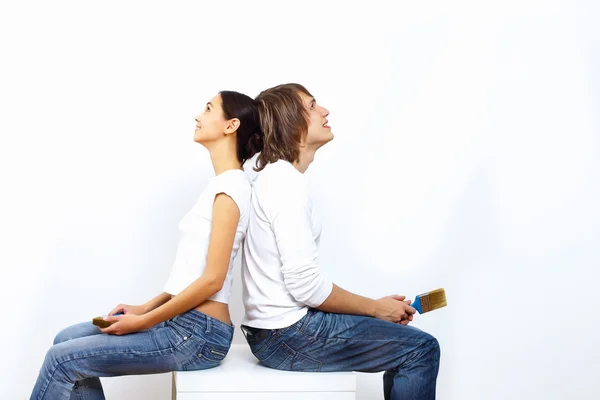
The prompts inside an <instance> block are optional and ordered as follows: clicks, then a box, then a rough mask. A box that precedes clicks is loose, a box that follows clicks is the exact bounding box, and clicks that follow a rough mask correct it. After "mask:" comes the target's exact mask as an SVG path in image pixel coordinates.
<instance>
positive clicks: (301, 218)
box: [242, 160, 333, 329]
mask: <svg viewBox="0 0 600 400" xmlns="http://www.w3.org/2000/svg"><path fill="white" fill-rule="evenodd" d="M320 235H321V223H320V221H319V219H318V218H317V216H316V214H315V212H314V210H313V204H312V201H311V199H310V196H309V194H308V188H307V185H306V180H305V177H304V175H303V174H301V173H300V172H299V171H298V170H297V169H296V168H294V166H293V165H292V164H290V163H289V162H287V161H284V160H279V161H277V162H275V163H272V164H268V165H267V166H266V167H265V169H264V170H263V171H261V172H260V173H259V174H258V176H257V177H256V179H255V180H254V183H253V185H252V206H251V209H250V221H249V222H248V233H247V236H246V241H245V243H244V250H243V253H242V254H243V256H242V275H243V280H242V281H243V297H244V308H245V312H246V313H245V316H244V319H243V324H244V325H248V326H251V327H254V328H263V329H278V328H284V327H286V326H290V325H292V324H293V323H295V322H297V321H298V320H300V319H301V318H302V317H303V316H304V315H305V314H306V312H307V311H308V308H309V307H318V306H320V305H321V304H322V303H323V302H324V301H325V300H326V299H327V297H328V296H329V294H330V293H331V290H332V289H333V284H332V283H331V281H328V280H326V279H325V278H324V277H323V276H322V275H321V272H320V269H319V255H318V253H317V246H318V243H319V237H320Z"/></svg>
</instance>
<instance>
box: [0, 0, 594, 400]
mask: <svg viewBox="0 0 600 400" xmlns="http://www.w3.org/2000/svg"><path fill="white" fill-rule="evenodd" d="M482 3H485V5H484V4H482ZM497 3H498V4H496V5H492V4H490V3H489V2H465V1H452V2H449V1H446V2H414V1H411V2H380V1H368V2H357V3H356V4H354V3H347V2H339V3H338V2H318V1H316V2H294V3H293V5H292V3H291V2H290V3H289V4H288V2H276V1H273V2H239V3H231V2H217V1H214V0H213V1H207V2H195V3H186V2H176V3H175V2H163V3H162V4H157V3H154V2H148V1H146V2H135V3H133V2H124V1H123V2H95V3H91V2H72V3H62V2H39V3H27V2H13V3H12V4H11V3H8V4H7V3H3V4H2V6H0V44H1V48H0V52H1V57H2V61H1V63H0V65H1V66H0V68H1V73H0V110H1V111H0V113H1V117H0V134H1V144H0V174H1V175H0V185H1V186H0V187H1V189H2V194H1V196H0V202H1V207H0V268H1V275H0V290H1V291H0V293H1V296H2V298H1V300H2V311H3V313H2V314H3V317H2V327H1V328H0V329H1V333H0V335H1V338H0V349H1V350H0V351H1V354H2V357H1V362H0V398H2V399H10V400H12V399H26V398H28V396H29V394H30V391H31V389H32V387H33V384H34V381H35V378H36V376H37V373H38V370H39V367H40V365H41V363H42V360H43V357H44V354H45V352H46V350H47V349H48V347H49V346H50V345H51V342H52V339H53V337H54V335H55V333H56V332H58V331H59V330H60V329H61V328H63V327H65V326H68V325H70V324H72V323H76V322H80V321H84V320H89V319H91V318H92V317H94V316H96V315H98V314H104V313H107V312H108V311H109V310H110V309H111V308H112V307H113V306H114V305H116V304H117V303H119V302H126V303H141V302H143V301H146V300H147V299H149V298H151V297H152V296H154V295H156V294H158V293H159V292H161V291H162V287H163V284H164V282H165V280H166V278H167V276H168V272H169V268H170V264H171V262H172V260H173V256H174V251H175V246H176V244H177V224H178V222H179V219H180V218H181V217H183V215H184V214H185V212H186V211H187V210H188V209H189V208H190V207H191V206H192V204H193V203H194V201H195V200H196V197H197V196H198V195H199V193H200V192H201V191H202V189H203V187H204V185H205V183H206V181H207V179H208V178H209V177H210V176H211V175H212V174H213V171H212V170H211V165H210V160H209V158H208V154H207V152H206V151H205V150H204V149H203V148H202V147H201V146H200V145H198V144H195V143H194V142H193V141H192V135H193V129H194V119H193V118H194V116H195V115H196V113H198V112H199V111H200V110H201V109H202V107H203V104H204V103H206V101H207V100H208V99H210V97H211V96H213V95H214V94H215V93H216V92H217V91H219V90H225V89H231V90H238V91H242V92H245V93H247V94H249V95H251V96H255V95H256V94H258V92H259V91H260V90H261V89H264V88H267V87H270V86H273V85H275V84H279V83H284V82H300V83H303V84H304V85H306V86H307V87H308V89H309V90H310V91H312V92H313V94H314V95H315V96H316V98H317V100H318V102H319V103H321V104H322V105H324V106H325V107H328V108H329V109H330V111H331V115H330V117H329V120H330V122H331V124H330V125H331V126H332V129H333V131H334V133H335V134H336V139H335V140H334V141H333V142H332V143H331V144H328V145H327V146H326V147H324V148H323V149H322V150H320V151H319V153H318V154H317V158H316V160H315V162H314V164H313V165H312V166H311V167H310V169H309V171H308V172H307V175H308V177H309V180H310V182H311V185H312V189H313V194H314V198H315V201H316V204H317V207H318V209H319V211H320V213H321V215H322V217H323V220H324V234H323V239H322V246H321V263H322V266H323V270H324V271H325V273H326V274H327V275H328V276H330V277H331V278H332V279H333V280H334V281H335V282H336V283H338V284H339V285H341V286H343V287H345V288H347V289H350V290H353V291H356V292H358V293H361V294H364V295H368V296H373V297H378V296H383V295H387V294H392V293H400V294H406V295H407V296H409V297H411V298H412V297H413V296H414V295H415V294H417V293H419V292H423V291H427V290H430V289H433V288H437V287H444V288H446V291H447V295H448V302H449V306H448V307H447V308H446V309H443V310H440V311H438V312H435V313H431V314H426V315H424V316H420V317H418V318H417V319H416V320H415V325H417V326H419V327H421V328H422V329H426V330H428V331H429V332H431V333H432V334H434V335H435V336H437V337H438V338H439V340H440V342H441V346H442V353H443V356H442V357H443V358H442V364H441V370H440V375H439V380H438V397H439V398H440V399H443V400H446V399H451V400H481V399H486V400H491V399H528V400H530V399H540V400H541V399H544V400H551V399H598V398H600V387H599V386H598V384H597V383H596V382H594V381H595V380H597V375H598V371H599V369H600V358H599V357H600V354H599V349H600V345H599V344H598V337H599V322H598V312H597V307H598V301H597V294H596V293H595V292H594V289H595V288H596V287H597V285H596V280H597V279H598V277H599V273H598V267H599V266H600V250H599V248H600V246H599V241H600V240H599V239H600V207H599V205H600V124H599V122H600V121H599V117H598V111H599V110H600V28H599V25H598V24H597V21H598V20H599V19H600V12H599V11H600V8H599V6H598V3H597V2H593V1H588V2H584V1H567V0H565V1H518V2H517V1H514V2H512V1H509V2H506V1H503V2H497ZM284 4H285V5H284ZM236 277H239V274H238V275H236ZM235 287H236V289H235V293H234V296H233V298H232V304H231V309H232V315H233V317H234V320H235V323H236V324H239V322H240V321H241V313H242V310H241V299H240V294H239V290H240V289H239V288H240V282H239V278H238V279H237V281H236V286H235ZM241 340H242V338H241V336H240V335H239V329H238V331H237V336H236V342H240V343H241ZM358 383H359V388H358V390H359V393H358V394H359V396H358V397H359V398H360V399H377V398H382V395H381V387H382V384H381V374H371V375H361V376H360V377H359V382H358ZM104 385H105V388H106V394H107V396H108V398H109V399H114V400H125V399H150V400H154V399H157V400H160V399H167V398H168V396H169V394H170V379H169V376H168V375H159V376H150V377H126V378H113V379H107V380H104Z"/></svg>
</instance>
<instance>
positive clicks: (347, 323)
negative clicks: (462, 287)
mask: <svg viewBox="0 0 600 400" xmlns="http://www.w3.org/2000/svg"><path fill="white" fill-rule="evenodd" d="M242 330H243V331H244V334H245V336H246V340H247V341H248V344H249V345H250V348H251V349H252V353H253V354H254V356H255V357H256V358H258V360H260V362H261V363H262V364H263V365H265V366H267V367H271V368H275V369H280V370H286V371H312V372H333V371H360V372H379V371H385V373H384V375H383V389H384V398H385V399H386V400H388V399H391V400H430V399H435V388H436V379H437V374H438V369H439V361H440V347H439V344H438V342H437V340H436V339H435V338H434V337H433V336H431V335H430V334H428V333H425V332H423V331H421V330H419V329H417V328H414V327H412V326H404V325H400V324H394V323H392V322H387V321H382V320H379V319H375V318H370V317H362V316H356V315H346V314H334V313H327V312H322V311H318V310H315V309H311V310H309V311H308V313H307V314H306V316H304V317H303V318H302V319H301V320H300V321H298V322H296V323H295V324H293V325H291V326H288V327H286V328H282V329H272V330H269V329H257V328H250V327H247V326H242Z"/></svg>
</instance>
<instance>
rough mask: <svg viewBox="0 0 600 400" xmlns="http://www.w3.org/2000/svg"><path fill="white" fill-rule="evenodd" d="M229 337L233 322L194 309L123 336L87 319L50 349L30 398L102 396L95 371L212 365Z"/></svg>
mask: <svg viewBox="0 0 600 400" xmlns="http://www.w3.org/2000/svg"><path fill="white" fill-rule="evenodd" d="M232 339H233V327H232V326H231V325H227V324H225V323H224V322H221V321H219V320H217V319H214V318H211V317H209V316H207V315H205V314H202V313H200V312H198V311H196V310H191V311H188V312H186V313H183V314H181V315H178V316H176V317H175V318H173V319H171V320H168V321H165V322H163V323H160V324H158V325H156V326H154V327H153V328H151V329H149V330H146V331H142V332H137V333H132V334H129V335H123V336H115V335H107V334H103V333H102V332H100V330H99V329H98V328H97V327H96V326H94V325H92V323H91V322H84V323H82V324H77V325H73V326H71V327H69V328H66V329H64V330H63V331H61V332H60V333H59V334H58V335H57V336H56V338H55V340H54V345H53V346H52V347H51V348H50V350H48V353H47V354H46V359H45V360H44V364H43V365H42V368H41V370H40V374H39V376H38V379H37V382H36V384H35V387H34V388H33V393H32V394H31V400H33V399H35V400H42V399H44V400H63V399H64V400H68V399H79V400H83V399H85V400H98V399H104V392H103V390H102V385H101V384H100V378H99V377H107V376H120V375H141V374H157V373H162V372H170V371H190V370H200V369H207V368H213V367H216V366H217V365H219V363H220V362H221V360H223V359H224V358H225V355H227V352H228V351H229V347H230V346H231V340H232Z"/></svg>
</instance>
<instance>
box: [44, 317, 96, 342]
mask: <svg viewBox="0 0 600 400" xmlns="http://www.w3.org/2000/svg"><path fill="white" fill-rule="evenodd" d="M97 333H100V331H99V330H98V328H97V327H96V326H94V325H92V323H91V322H84V323H81V324H76V325H72V326H69V327H67V328H65V329H63V330H61V331H60V332H58V333H57V334H56V336H55V337H54V342H53V344H55V345H56V344H59V343H63V342H66V341H68V340H71V339H77V338H80V337H85V336H90V335H94V334H97Z"/></svg>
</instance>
